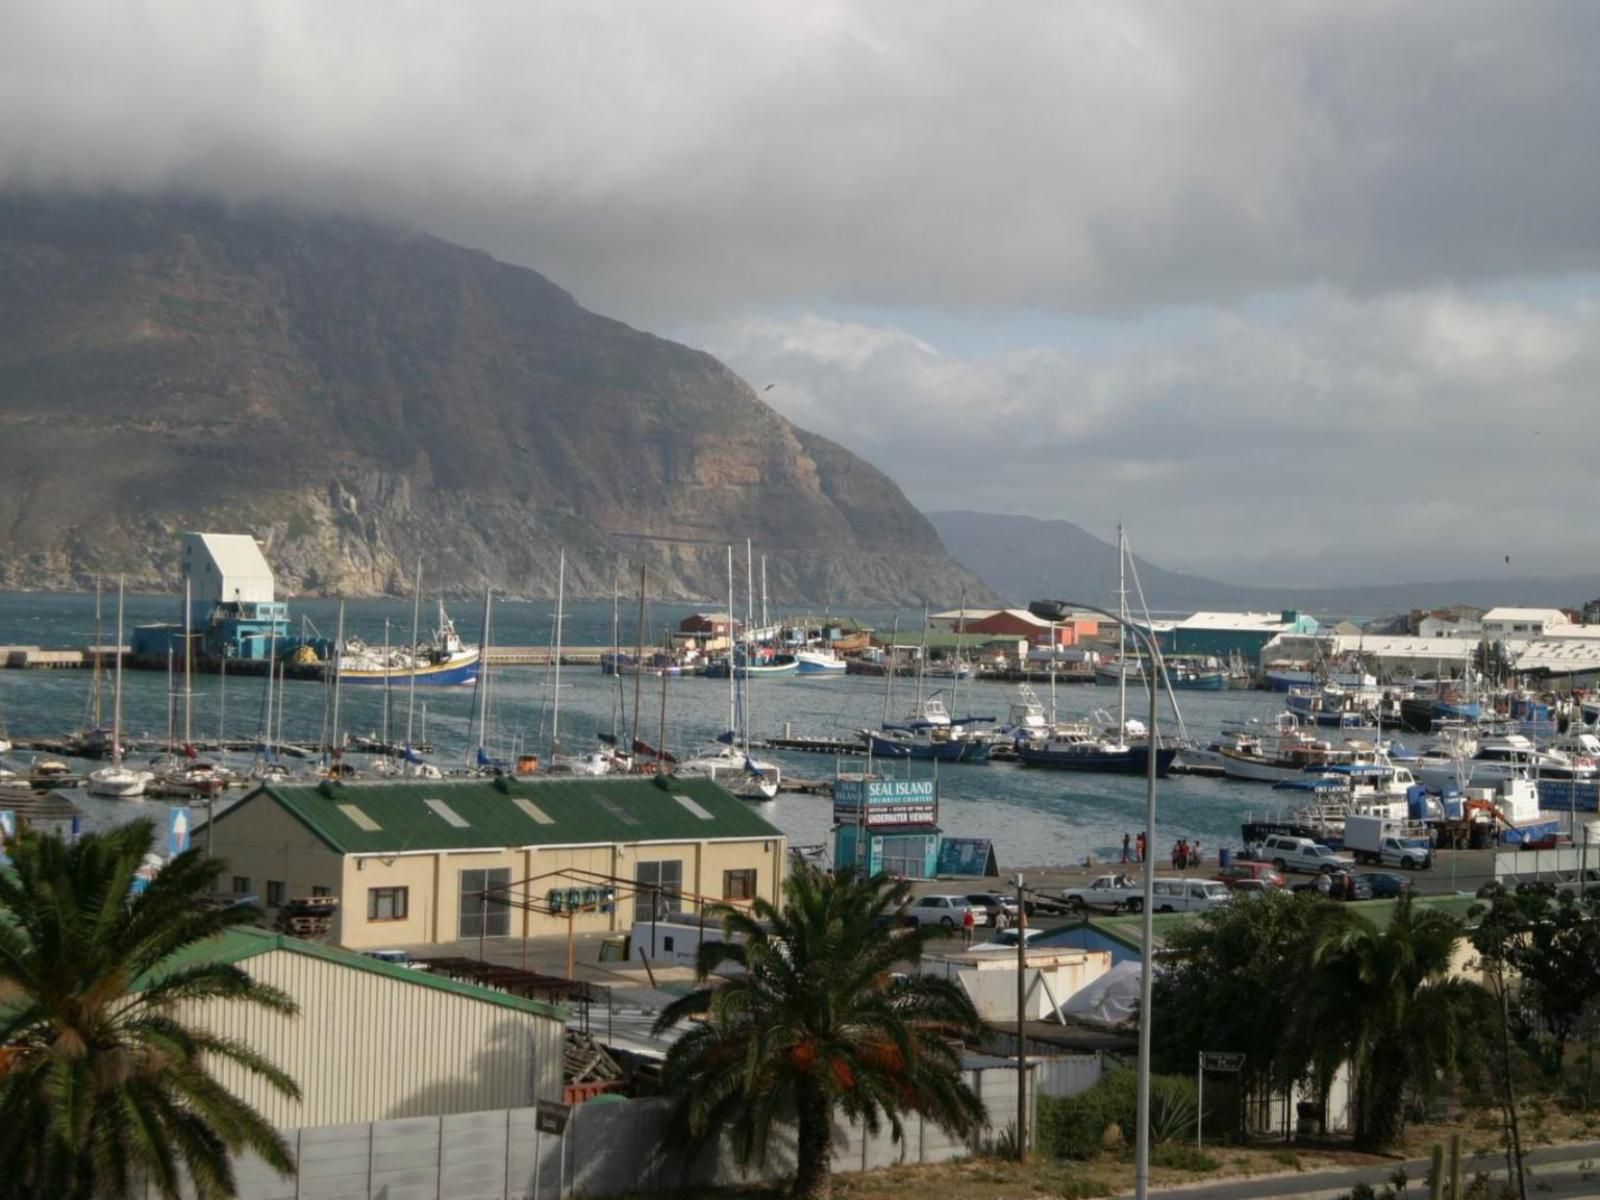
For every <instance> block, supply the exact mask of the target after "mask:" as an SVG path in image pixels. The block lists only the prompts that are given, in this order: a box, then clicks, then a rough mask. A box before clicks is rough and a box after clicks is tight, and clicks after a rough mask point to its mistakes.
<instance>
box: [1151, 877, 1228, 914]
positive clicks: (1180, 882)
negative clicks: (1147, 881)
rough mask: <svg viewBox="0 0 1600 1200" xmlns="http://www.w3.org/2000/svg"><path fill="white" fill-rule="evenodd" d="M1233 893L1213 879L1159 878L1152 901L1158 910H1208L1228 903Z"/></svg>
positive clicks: (1152, 894) (1152, 904)
mask: <svg viewBox="0 0 1600 1200" xmlns="http://www.w3.org/2000/svg"><path fill="white" fill-rule="evenodd" d="M1231 895H1232V893H1231V892H1229V891H1228V889H1227V888H1225V887H1224V886H1223V885H1222V884H1220V883H1217V882H1216V881H1215V880H1211V879H1158V880H1156V881H1155V884H1154V887H1153V890H1152V892H1151V899H1150V903H1151V907H1153V908H1154V909H1155V911H1156V912H1206V911H1208V910H1210V909H1213V908H1220V907H1221V906H1222V905H1224V904H1226V903H1227V902H1228V898H1229V897H1230V896H1231Z"/></svg>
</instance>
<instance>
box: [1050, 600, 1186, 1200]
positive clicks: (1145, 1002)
mask: <svg viewBox="0 0 1600 1200" xmlns="http://www.w3.org/2000/svg"><path fill="white" fill-rule="evenodd" d="M1051 603H1053V604H1057V605H1059V606H1060V607H1061V608H1075V609H1082V610H1083V611H1084V612H1092V613H1094V614H1095V615H1096V616H1100V617H1104V618H1105V619H1106V620H1108V621H1111V622H1113V623H1114V624H1116V625H1118V626H1119V627H1121V628H1122V629H1123V630H1124V631H1126V632H1127V633H1129V634H1131V635H1132V636H1133V637H1134V639H1135V640H1137V641H1138V642H1139V644H1140V648H1141V649H1142V650H1143V651H1144V652H1145V656H1146V657H1145V661H1146V662H1147V663H1148V667H1147V669H1146V670H1145V672H1144V677H1145V684H1146V686H1147V687H1148V688H1149V692H1150V729H1149V732H1148V741H1147V742H1146V746H1145V792H1144V864H1143V865H1144V898H1143V901H1142V902H1141V903H1140V905H1139V913H1140V917H1141V926H1140V938H1139V941H1140V945H1141V946H1142V947H1143V953H1142V954H1141V956H1140V969H1139V1126H1138V1129H1139V1133H1138V1139H1137V1141H1136V1142H1135V1146H1134V1160H1133V1164H1134V1165H1133V1186H1134V1195H1135V1196H1136V1197H1137V1198H1138V1200H1145V1197H1146V1195H1147V1194H1148V1192H1149V1189H1150V992H1151V983H1152V980H1153V979H1154V969H1153V968H1154V964H1153V963H1152V962H1151V953H1152V952H1151V942H1152V941H1153V939H1154V937H1155V923H1154V921H1153V920H1152V913H1153V911H1154V904H1153V900H1154V897H1155V881H1156V866H1155V864H1156V858H1155V855H1156V664H1157V662H1158V661H1159V659H1160V654H1159V652H1158V651H1157V649H1156V644H1155V639H1154V638H1153V637H1152V636H1151V635H1150V631H1149V630H1148V629H1140V628H1139V627H1138V626H1137V625H1135V624H1133V623H1132V622H1131V621H1128V620H1127V619H1126V618H1124V617H1120V616H1118V615H1117V614H1115V613H1113V612H1109V611H1107V610H1106V609H1103V608H1096V607H1095V606H1094V605H1093V604H1075V603H1072V602H1070V601H1067V600H1058V601H1052V602H1051ZM1117 735H1118V737H1121V736H1122V731H1121V730H1118V731H1117Z"/></svg>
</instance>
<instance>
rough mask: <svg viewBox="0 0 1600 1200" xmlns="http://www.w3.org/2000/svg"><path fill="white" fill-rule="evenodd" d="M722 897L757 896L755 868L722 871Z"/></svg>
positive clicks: (739, 898) (746, 898)
mask: <svg viewBox="0 0 1600 1200" xmlns="http://www.w3.org/2000/svg"><path fill="white" fill-rule="evenodd" d="M722 898H723V899H724V900H754V899H755V898H756V872H755V868H753V867H751V868H747V869H745V870H741V871H724V872H723V873H722Z"/></svg>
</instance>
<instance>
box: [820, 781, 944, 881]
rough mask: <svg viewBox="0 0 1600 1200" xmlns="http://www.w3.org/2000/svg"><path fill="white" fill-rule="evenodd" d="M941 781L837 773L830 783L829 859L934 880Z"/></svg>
mask: <svg viewBox="0 0 1600 1200" xmlns="http://www.w3.org/2000/svg"><path fill="white" fill-rule="evenodd" d="M938 819H939V785H938V783H937V781H935V780H932V779H882V778H879V777H877V776H874V775H841V776H839V778H838V779H837V780H835V781H834V785H833V821H834V829H833V861H834V865H835V866H837V867H839V868H840V869H841V870H843V869H846V868H849V867H856V868H858V869H860V870H864V871H866V872H867V873H868V874H877V873H878V872H879V871H887V872H888V873H889V874H891V875H898V876H900V877H901V878H903V879H932V878H933V877H934V872H935V870H936V869H937V867H938V862H939V824H938Z"/></svg>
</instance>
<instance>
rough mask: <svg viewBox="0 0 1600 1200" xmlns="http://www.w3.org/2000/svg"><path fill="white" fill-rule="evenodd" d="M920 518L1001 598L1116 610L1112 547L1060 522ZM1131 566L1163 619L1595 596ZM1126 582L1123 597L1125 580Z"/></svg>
mask: <svg viewBox="0 0 1600 1200" xmlns="http://www.w3.org/2000/svg"><path fill="white" fill-rule="evenodd" d="M927 517H928V520H929V521H931V522H932V523H933V527H934V529H936V530H937V531H938V533H939V537H940V538H941V539H942V540H943V541H944V544H945V546H946V547H947V548H948V549H949V551H950V553H951V554H952V555H954V556H955V558H956V559H957V560H959V561H960V562H962V563H964V564H966V566H968V567H969V568H971V569H972V571H973V572H974V573H975V574H976V575H977V576H978V577H979V578H980V579H982V580H983V581H984V582H985V583H986V584H988V585H989V586H990V587H992V588H993V589H994V590H995V591H996V592H998V593H999V594H1000V595H1002V596H1003V597H1005V598H1006V600H1007V601H1009V602H1012V603H1019V604H1022V603H1026V602H1027V601H1029V600H1039V599H1062V600H1077V601H1082V602H1084V603H1088V604H1098V605H1101V606H1103V607H1113V608H1114V607H1115V606H1116V593H1117V548H1116V546H1114V545H1112V544H1111V543H1109V542H1104V541H1102V540H1100V539H1099V538H1097V537H1095V536H1094V535H1093V534H1091V533H1088V532H1087V531H1085V530H1084V529H1082V528H1080V527H1079V526H1077V525H1074V524H1073V523H1072V522H1070V521H1059V520H1056V521H1046V520H1041V519H1039V518H1037V517H1020V516H1006V515H1001V514H998V513H979V512H966V511H960V512H932V513H928V514H927ZM1133 540H1134V539H1132V538H1131V537H1130V541H1133ZM1135 561H1136V563H1137V565H1138V574H1139V581H1140V583H1142V584H1143V585H1144V595H1145V599H1146V601H1147V602H1148V603H1149V605H1150V609H1151V611H1152V612H1165V613H1186V612H1192V611H1194V610H1197V609H1222V610H1232V609H1248V610H1254V611H1267V612H1272V611H1277V610H1280V609H1285V608H1295V609H1301V610H1303V611H1306V612H1315V613H1331V614H1336V615H1339V616H1351V615H1353V616H1361V617H1375V616H1381V615H1385V614H1389V613H1397V612H1407V611H1409V610H1411V609H1413V608H1431V607H1437V606H1442V605H1446V604H1473V605H1479V606H1481V607H1484V608H1489V607H1492V606H1494V605H1496V604H1524V605H1534V606H1538V607H1557V608H1576V607H1580V606H1581V605H1582V604H1583V602H1584V601H1585V600H1587V599H1589V598H1591V597H1593V596H1596V595H1600V575H1574V576H1571V577H1568V578H1562V579H1539V578H1527V577H1512V576H1507V577H1506V578H1505V579H1456V580H1445V581H1440V582H1416V583H1394V584H1361V585H1354V586H1350V587H1338V588H1263V587H1247V586H1242V585H1238V584H1231V583H1223V582H1219V581H1218V580H1215V579H1203V578H1200V577H1198V576H1194V575H1184V574H1179V573H1176V572H1173V571H1164V570H1162V569H1161V568H1160V567H1157V566H1155V565H1153V564H1151V563H1148V562H1146V561H1145V560H1144V559H1142V558H1138V557H1137V556H1135ZM1128 586H1129V590H1130V593H1131V591H1132V587H1133V584H1132V581H1131V580H1130V582H1129V585H1128Z"/></svg>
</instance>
